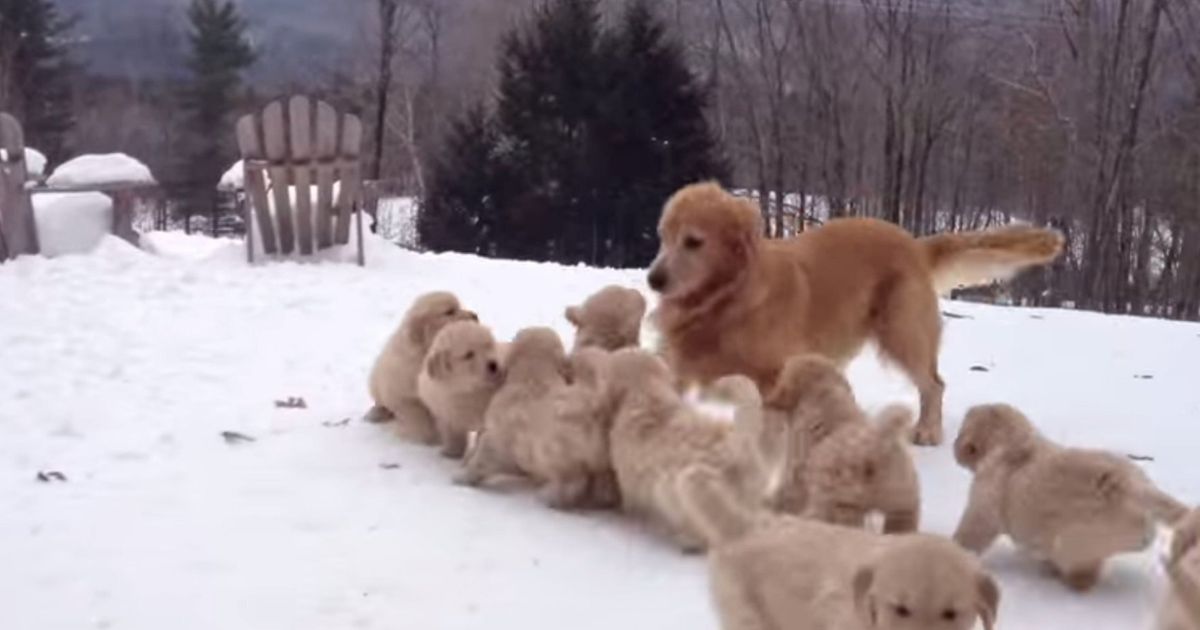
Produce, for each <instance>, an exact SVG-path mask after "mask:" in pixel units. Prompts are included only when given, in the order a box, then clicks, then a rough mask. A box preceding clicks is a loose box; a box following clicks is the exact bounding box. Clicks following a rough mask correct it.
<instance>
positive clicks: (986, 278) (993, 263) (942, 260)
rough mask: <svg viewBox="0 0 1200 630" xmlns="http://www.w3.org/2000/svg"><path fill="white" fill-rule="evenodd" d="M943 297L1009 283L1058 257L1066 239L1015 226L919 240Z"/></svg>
mask: <svg viewBox="0 0 1200 630" xmlns="http://www.w3.org/2000/svg"><path fill="white" fill-rule="evenodd" d="M918 243H920V245H921V248H922V250H924V252H925V257H926V260H928V262H929V267H930V269H931V270H932V271H933V284H934V287H935V288H936V289H937V292H938V294H939V295H943V294H946V293H948V292H949V291H950V290H951V289H954V288H957V287H964V286H977V285H980V284H985V283H988V282H991V281H993V280H1007V279H1009V278H1011V277H1012V276H1014V275H1016V273H1017V272H1018V271H1021V270H1022V269H1025V268H1026V267H1032V266H1035V265H1043V264H1046V263H1048V262H1050V261H1052V260H1054V259H1055V258H1057V257H1058V255H1059V253H1060V252H1062V248H1063V236H1062V234H1061V233H1059V232H1058V231H1056V230H1050V229H1044V228H1036V227H1033V226H1028V225H1012V226H1006V227H1001V228H996V229H992V230H983V231H979V232H961V233H957V234H935V235H933V236H926V237H924V238H921V239H918Z"/></svg>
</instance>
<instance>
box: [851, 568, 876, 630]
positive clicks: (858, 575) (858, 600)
mask: <svg viewBox="0 0 1200 630" xmlns="http://www.w3.org/2000/svg"><path fill="white" fill-rule="evenodd" d="M874 583H875V567H873V566H871V565H865V566H862V567H860V568H859V569H858V571H857V572H855V573H854V582H853V583H852V584H851V586H852V590H853V593H854V610H855V611H856V612H857V613H858V618H859V619H861V620H862V622H863V623H864V624H865V625H866V626H867V627H869V628H874V627H875V624H876V623H877V622H878V620H879V619H878V618H879V611H878V610H876V609H875V598H874V597H872V596H871V585H872V584H874Z"/></svg>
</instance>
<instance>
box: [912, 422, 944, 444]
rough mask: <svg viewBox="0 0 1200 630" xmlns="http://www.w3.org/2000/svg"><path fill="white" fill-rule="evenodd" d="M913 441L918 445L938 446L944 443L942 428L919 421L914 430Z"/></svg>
mask: <svg viewBox="0 0 1200 630" xmlns="http://www.w3.org/2000/svg"><path fill="white" fill-rule="evenodd" d="M912 443H913V444H916V445H917V446H937V445H939V444H941V443H942V428H941V427H934V426H929V425H927V424H921V423H918V424H917V426H916V427H914V428H913V431H912Z"/></svg>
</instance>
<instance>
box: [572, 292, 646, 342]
mask: <svg viewBox="0 0 1200 630" xmlns="http://www.w3.org/2000/svg"><path fill="white" fill-rule="evenodd" d="M565 315H566V318H567V321H568V322H570V323H571V325H572V326H574V327H575V343H574V346H573V347H574V349H575V350H578V349H580V348H600V349H601V350H608V351H610V352H611V351H613V350H620V349H621V348H631V347H632V348H636V347H637V346H638V343H639V339H640V337H641V332H642V319H643V318H644V317H645V316H646V298H644V297H642V294H641V293H640V292H638V291H636V290H634V289H626V288H624V287H619V286H608V287H605V288H603V289H601V290H600V291H598V292H597V293H595V294H594V295H592V296H591V297H589V298H588V299H587V300H585V301H584V302H583V304H580V305H578V306H568V307H567V310H566V313H565Z"/></svg>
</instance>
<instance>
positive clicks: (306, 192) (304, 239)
mask: <svg viewBox="0 0 1200 630" xmlns="http://www.w3.org/2000/svg"><path fill="white" fill-rule="evenodd" d="M288 110H289V114H290V117H289V118H290V119H289V121H288V122H289V124H290V127H291V130H292V183H293V185H294V187H295V190H296V236H297V238H298V239H299V245H300V253H301V254H302V255H304V256H311V255H312V253H313V211H312V210H313V209H312V201H313V199H312V193H313V191H312V169H311V168H310V161H311V160H312V157H313V154H312V107H311V105H310V103H309V100H308V97H307V96H293V97H292V100H291V101H290V102H289V103H288Z"/></svg>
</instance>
